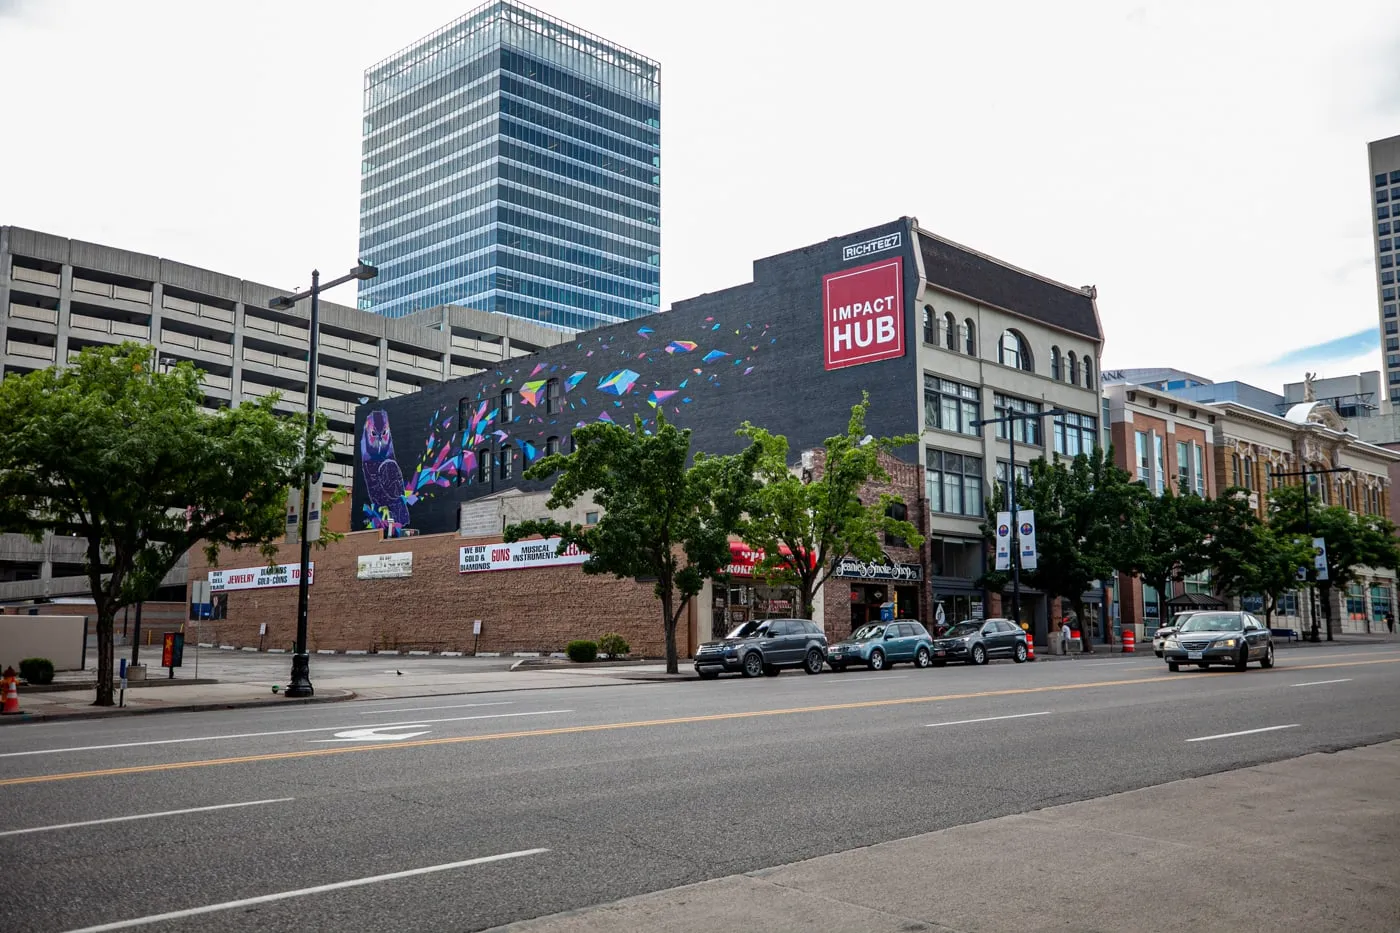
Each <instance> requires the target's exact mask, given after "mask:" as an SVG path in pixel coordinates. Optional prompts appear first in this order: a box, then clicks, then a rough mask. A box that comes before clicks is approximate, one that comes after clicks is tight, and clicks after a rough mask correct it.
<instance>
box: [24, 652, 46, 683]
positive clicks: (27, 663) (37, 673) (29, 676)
mask: <svg viewBox="0 0 1400 933" xmlns="http://www.w3.org/2000/svg"><path fill="white" fill-rule="evenodd" d="M19 676H21V677H23V678H24V680H25V682H26V683H29V684H33V685H35V686H43V685H44V684H51V683H53V662H52V661H50V660H49V659H48V658H25V659H24V660H23V661H21V662H19Z"/></svg>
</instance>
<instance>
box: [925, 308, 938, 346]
mask: <svg viewBox="0 0 1400 933" xmlns="http://www.w3.org/2000/svg"><path fill="white" fill-rule="evenodd" d="M935 327H936V325H935V324H934V323H933V305H924V343H938V334H937V333H936V332H935V330H934V328H935Z"/></svg>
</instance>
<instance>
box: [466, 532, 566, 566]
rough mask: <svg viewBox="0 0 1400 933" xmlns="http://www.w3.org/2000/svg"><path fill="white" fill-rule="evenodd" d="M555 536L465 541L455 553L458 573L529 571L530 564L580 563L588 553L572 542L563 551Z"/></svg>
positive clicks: (561, 564) (559, 564)
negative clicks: (523, 539)
mask: <svg viewBox="0 0 1400 933" xmlns="http://www.w3.org/2000/svg"><path fill="white" fill-rule="evenodd" d="M558 551H559V539H558V538H545V539H543V540H540V539H538V538H537V539H535V540H533V541H515V542H513V543H504V542H503V543H501V544H468V545H466V546H464V547H462V548H461V549H460V551H459V552H458V556H457V572H458V573H480V572H482V571H485V570H528V569H530V568H532V567H563V566H567V565H569V564H581V563H583V562H584V561H586V560H588V555H587V554H585V553H584V552H583V551H580V550H579V548H578V545H576V544H571V545H569V546H568V548H567V549H565V551H564V553H563V554H560V553H558Z"/></svg>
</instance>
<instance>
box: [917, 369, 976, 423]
mask: <svg viewBox="0 0 1400 933" xmlns="http://www.w3.org/2000/svg"><path fill="white" fill-rule="evenodd" d="M981 417H982V393H981V391H980V390H979V389H977V388H976V387H975V386H965V385H962V384H961V383H957V382H950V381H949V380H947V379H939V378H938V377H937V376H929V375H925V376H924V427H925V428H932V429H936V430H939V431H952V432H953V433H955V434H972V435H977V434H980V433H982V432H981V430H980V429H978V428H974V427H973V426H972V423H973V422H974V421H977V420H978V419H980V418H981Z"/></svg>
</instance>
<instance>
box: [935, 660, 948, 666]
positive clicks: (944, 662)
mask: <svg viewBox="0 0 1400 933" xmlns="http://www.w3.org/2000/svg"><path fill="white" fill-rule="evenodd" d="M933 666H934V667H947V666H948V662H947V661H934V662H933Z"/></svg>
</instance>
